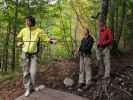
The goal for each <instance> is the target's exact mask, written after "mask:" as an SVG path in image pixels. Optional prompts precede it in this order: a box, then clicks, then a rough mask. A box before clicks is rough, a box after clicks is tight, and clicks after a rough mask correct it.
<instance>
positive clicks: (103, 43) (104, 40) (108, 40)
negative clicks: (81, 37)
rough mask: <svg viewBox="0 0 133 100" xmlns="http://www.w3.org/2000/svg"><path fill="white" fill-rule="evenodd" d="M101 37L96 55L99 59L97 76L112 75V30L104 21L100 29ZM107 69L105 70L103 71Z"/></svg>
mask: <svg viewBox="0 0 133 100" xmlns="http://www.w3.org/2000/svg"><path fill="white" fill-rule="evenodd" d="M98 35H99V38H98V41H97V49H96V56H97V60H98V66H99V70H98V75H97V77H101V76H103V73H104V76H103V78H104V79H106V78H109V77H110V70H111V64H110V47H111V45H112V37H113V34H112V31H111V29H110V28H108V27H107V26H106V25H105V24H104V23H102V22H101V23H100V31H99V34H98ZM104 70H105V72H103V71H104Z"/></svg>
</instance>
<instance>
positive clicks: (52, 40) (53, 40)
mask: <svg viewBox="0 0 133 100" xmlns="http://www.w3.org/2000/svg"><path fill="white" fill-rule="evenodd" d="M56 42H57V40H56V39H50V40H49V43H51V44H56Z"/></svg>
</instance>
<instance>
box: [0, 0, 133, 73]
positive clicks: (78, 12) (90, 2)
mask: <svg viewBox="0 0 133 100" xmlns="http://www.w3.org/2000/svg"><path fill="white" fill-rule="evenodd" d="M107 1H108V5H107V25H108V26H109V27H111V29H112V31H113V34H114V35H113V36H114V38H113V41H114V42H113V50H114V51H116V50H118V49H121V50H127V49H130V48H132V41H133V39H132V38H133V30H132V27H133V20H132V19H133V1H132V0H107ZM103 2H106V0H103V1H102V0H101V1H100V0H78V1H77V0H61V1H60V0H59V1H57V3H56V4H53V5H52V4H49V3H48V1H47V0H0V8H1V9H0V10H1V11H0V37H1V39H0V67H1V71H8V70H12V71H14V70H15V69H16V67H18V65H19V59H18V58H19V55H20V51H21V49H20V48H18V47H16V42H17V40H16V35H17V34H18V33H19V31H20V29H21V28H23V27H25V20H24V19H25V16H27V15H33V16H34V17H35V18H36V20H37V26H39V27H41V28H43V29H44V30H45V31H46V32H47V33H48V35H49V36H50V37H53V38H57V39H58V43H57V44H56V45H52V46H49V45H47V46H46V47H45V49H47V50H43V51H44V52H43V51H41V53H42V52H43V53H44V55H41V56H42V57H40V58H41V59H44V58H43V57H45V58H47V59H51V58H58V57H60V58H61V57H73V56H74V52H73V51H74V49H75V48H77V47H78V44H79V40H80V39H81V37H82V35H83V32H82V29H83V27H88V28H89V29H90V31H91V34H93V35H94V36H95V37H96V38H97V33H98V17H99V13H101V9H102V4H103ZM42 48H43V47H42ZM53 48H54V49H53ZM123 48H124V49H123ZM41 50H42V49H41ZM51 50H52V52H51Z"/></svg>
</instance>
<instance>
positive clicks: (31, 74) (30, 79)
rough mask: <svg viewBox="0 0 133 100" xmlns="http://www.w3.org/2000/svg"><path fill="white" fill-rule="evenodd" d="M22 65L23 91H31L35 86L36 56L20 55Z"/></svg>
mask: <svg viewBox="0 0 133 100" xmlns="http://www.w3.org/2000/svg"><path fill="white" fill-rule="evenodd" d="M22 64H23V84H24V87H25V89H30V90H31V89H32V88H34V86H35V77H36V72H37V56H36V55H35V54H33V55H31V54H30V55H29V54H26V53H24V52H23V53H22Z"/></svg>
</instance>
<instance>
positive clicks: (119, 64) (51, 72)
mask: <svg viewBox="0 0 133 100" xmlns="http://www.w3.org/2000/svg"><path fill="white" fill-rule="evenodd" d="M94 63H95V59H94V61H93V66H92V68H93V70H94V72H95V70H96V69H97V68H96V66H95V64H94ZM129 67H130V68H131V69H133V52H129V53H125V54H123V55H121V56H117V57H116V56H115V57H112V76H111V77H112V80H111V81H113V83H114V84H117V85H119V86H118V87H120V90H122V91H123V93H122V94H121V95H123V94H124V93H125V96H126V95H128V94H129V93H131V95H132V94H133V85H131V84H127V81H128V80H130V82H129V81H128V83H132V82H133V81H132V80H131V79H129V78H130V76H132V75H133V74H131V73H129V74H130V75H129V76H128V75H127V78H123V77H124V76H123V75H125V76H126V73H125V72H126V69H128V68H129ZM78 68H79V65H78V60H77V59H76V60H75V59H68V60H56V61H54V62H52V63H51V64H46V65H41V67H40V69H39V71H38V75H37V85H40V84H45V85H46V86H47V87H49V88H53V89H57V90H61V91H65V92H69V93H74V94H76V95H80V96H84V97H87V98H90V100H93V99H94V98H93V96H92V95H93V94H92V91H94V90H95V89H96V88H94V87H92V88H91V89H90V90H88V91H84V92H80V93H79V92H78V91H77V89H76V85H77V80H78ZM121 69H122V70H121ZM129 70H130V69H129ZM130 71H131V70H130ZM114 72H118V73H119V72H121V73H122V74H121V73H120V75H118V76H120V77H117V75H116V76H115V75H114V74H113V73H114ZM127 72H129V71H127ZM132 72H133V71H132ZM123 73H124V74H123ZM93 74H95V73H93ZM15 77H16V78H15V79H12V80H10V79H9V80H3V81H0V100H14V98H17V97H18V96H20V95H22V94H23V93H24V88H23V85H22V73H20V74H18V75H17V76H15ZM66 77H71V78H73V79H74V81H75V84H74V85H73V87H72V88H69V89H68V88H66V87H65V86H64V84H63V80H64V79H65V78H66ZM132 77H133V76H132ZM123 81H126V82H125V83H123ZM121 84H124V85H121ZM125 84H126V85H125ZM132 84H133V83H132ZM128 85H130V86H128ZM122 86H123V87H122ZM129 87H130V88H129ZM125 88H126V89H125ZM127 88H128V89H127ZM124 89H125V90H124ZM110 93H111V92H110ZM117 93H118V92H117ZM118 94H120V92H119V93H118ZM112 95H114V94H112ZM129 95H130V94H129ZM115 97H116V94H115ZM126 97H127V96H126ZM123 98H125V97H123ZM113 100H128V99H121V98H120V97H119V99H118V97H116V98H114V99H113ZM131 100H132V99H131Z"/></svg>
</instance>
